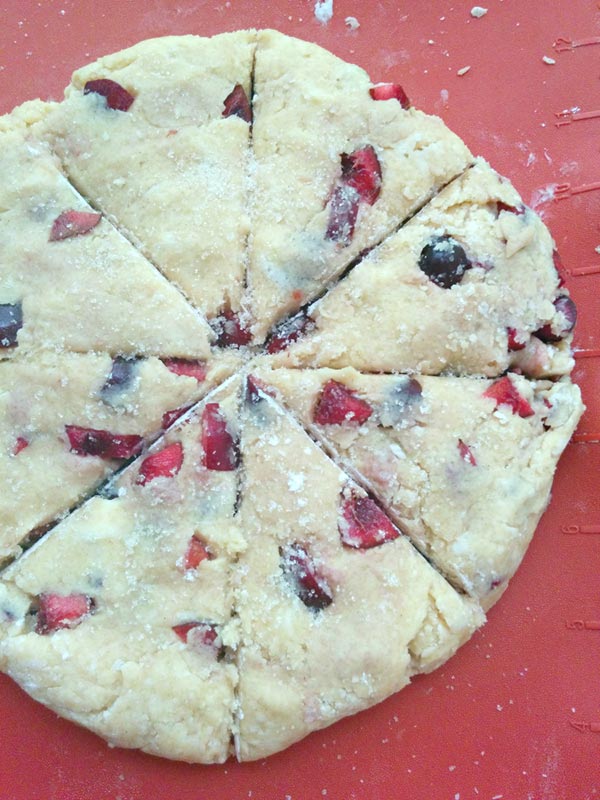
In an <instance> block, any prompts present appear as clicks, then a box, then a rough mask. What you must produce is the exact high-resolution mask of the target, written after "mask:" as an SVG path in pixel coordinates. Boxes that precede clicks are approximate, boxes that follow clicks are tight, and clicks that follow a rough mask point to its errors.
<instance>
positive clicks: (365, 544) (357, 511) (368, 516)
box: [338, 492, 400, 550]
mask: <svg viewBox="0 0 600 800" xmlns="http://www.w3.org/2000/svg"><path fill="white" fill-rule="evenodd" d="M341 510H342V514H341V517H340V518H339V521H338V529H339V532H340V537H341V540H342V543H343V544H345V545H346V546H347V547H355V548H356V549H358V550H367V549H369V548H371V547H377V546H378V545H380V544H383V543H384V542H391V541H392V540H393V539H397V538H398V536H400V531H399V530H398V529H397V528H395V527H394V525H393V524H392V523H391V521H390V520H389V519H388V518H387V517H386V515H385V514H384V513H383V511H382V510H381V509H380V508H379V506H378V505H377V503H376V502H375V501H374V500H372V499H371V498H370V497H368V496H367V495H358V494H355V493H354V492H352V493H351V494H350V496H349V497H346V498H344V499H343V501H342V509H341Z"/></svg>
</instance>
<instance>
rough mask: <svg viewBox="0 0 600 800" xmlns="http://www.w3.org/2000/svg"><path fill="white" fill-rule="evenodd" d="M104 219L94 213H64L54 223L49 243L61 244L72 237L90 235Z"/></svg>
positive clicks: (72, 211) (71, 211)
mask: <svg viewBox="0 0 600 800" xmlns="http://www.w3.org/2000/svg"><path fill="white" fill-rule="evenodd" d="M101 219H102V214H96V213H95V212H93V211H74V210H73V209H71V210H70V211H63V213H62V214H59V216H58V217H57V218H56V219H55V220H54V222H53V223H52V229H51V231H50V237H49V239H48V241H49V242H60V241H62V240H63V239H70V238H71V237H72V236H82V235H83V234H84V233H89V232H90V231H91V230H92V229H93V228H95V227H96V225H98V224H99V222H100V220H101Z"/></svg>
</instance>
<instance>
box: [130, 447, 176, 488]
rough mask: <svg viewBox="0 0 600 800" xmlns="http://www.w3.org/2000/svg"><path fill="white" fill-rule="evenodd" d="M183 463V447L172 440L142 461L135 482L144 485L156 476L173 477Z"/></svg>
mask: <svg viewBox="0 0 600 800" xmlns="http://www.w3.org/2000/svg"><path fill="white" fill-rule="evenodd" d="M182 464H183V447H182V445H181V443H180V442H173V444H169V445H167V446H166V447H163V449H162V450H159V451H158V452H157V453H152V454H151V455H149V456H146V458H145V459H144V460H143V461H142V463H141V465H140V471H139V475H138V478H137V480H136V483H138V484H140V485H141V486H145V485H146V484H147V483H149V482H150V481H153V480H155V479H156V478H173V477H174V476H175V475H177V473H178V472H179V470H180V469H181V465H182Z"/></svg>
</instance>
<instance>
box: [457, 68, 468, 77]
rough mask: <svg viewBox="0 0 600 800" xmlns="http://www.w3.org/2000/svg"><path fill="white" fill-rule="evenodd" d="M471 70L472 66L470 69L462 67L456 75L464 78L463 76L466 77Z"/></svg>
mask: <svg viewBox="0 0 600 800" xmlns="http://www.w3.org/2000/svg"><path fill="white" fill-rule="evenodd" d="M470 69H471V67H470V66H468V67H461V68H460V69H457V70H456V74H457V75H458V76H459V77H462V76H463V75H466V74H467V72H468V71H469V70H470Z"/></svg>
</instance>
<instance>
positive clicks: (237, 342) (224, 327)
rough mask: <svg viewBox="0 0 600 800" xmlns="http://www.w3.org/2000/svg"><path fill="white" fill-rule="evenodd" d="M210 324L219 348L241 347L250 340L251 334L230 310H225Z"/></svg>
mask: <svg viewBox="0 0 600 800" xmlns="http://www.w3.org/2000/svg"><path fill="white" fill-rule="evenodd" d="M210 324H211V327H212V329H213V330H214V332H215V333H216V334H217V345H218V346H219V347H241V346H242V345H245V344H248V343H249V342H250V340H251V339H252V334H251V333H250V331H249V330H247V329H246V328H244V326H243V325H242V323H241V322H240V318H239V316H238V314H237V313H236V312H235V311H232V310H231V309H230V308H226V309H225V310H224V311H223V312H222V313H221V314H220V315H219V316H218V317H215V318H214V319H213V320H211V323H210Z"/></svg>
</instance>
